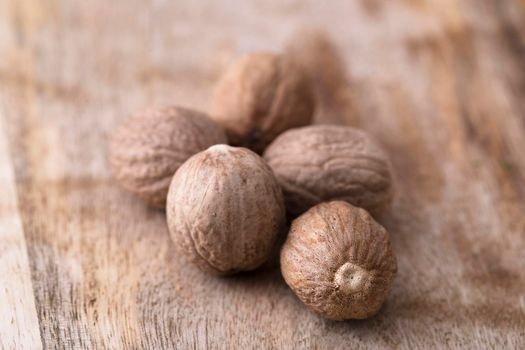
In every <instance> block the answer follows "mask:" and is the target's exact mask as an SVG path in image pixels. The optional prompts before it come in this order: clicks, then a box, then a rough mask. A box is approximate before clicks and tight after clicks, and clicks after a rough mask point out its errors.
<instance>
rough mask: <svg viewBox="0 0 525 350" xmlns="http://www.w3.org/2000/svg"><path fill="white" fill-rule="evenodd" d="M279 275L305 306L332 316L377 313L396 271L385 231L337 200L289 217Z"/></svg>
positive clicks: (349, 205) (363, 211)
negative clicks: (290, 219)
mask: <svg viewBox="0 0 525 350" xmlns="http://www.w3.org/2000/svg"><path fill="white" fill-rule="evenodd" d="M281 272H282V274H283V277H284V279H285V281H286V283H287V284H288V286H290V288H291V289H292V290H293V291H294V293H295V294H296V295H297V296H298V297H299V299H300V300H301V301H302V302H303V303H305V304H306V306H308V307H309V308H310V309H312V310H313V311H315V312H317V313H319V314H320V315H322V316H323V317H326V318H329V319H333V320H343V319H363V318H367V317H370V316H373V315H374V314H376V313H377V312H378V311H379V309H380V308H381V305H382V304H383V302H384V300H385V298H386V296H387V294H388V291H389V289H390V286H391V284H392V281H393V279H394V277H395V274H396V272H397V264H396V258H395V256H394V253H393V251H392V248H391V245H390V241H389V237H388V233H387V232H386V230H385V229H384V228H383V227H382V226H381V225H380V224H378V223H377V222H375V221H374V219H373V218H372V217H371V216H370V214H368V212H366V211H365V210H364V209H361V208H357V207H354V206H352V205H351V204H348V203H346V202H342V201H334V202H329V203H322V204H319V205H317V206H315V207H313V208H311V209H310V210H308V211H307V212H306V213H304V214H303V215H302V216H300V217H299V218H297V219H296V220H294V222H293V223H292V227H291V230H290V233H289V234H288V238H287V240H286V242H285V244H284V246H283V248H282V250H281Z"/></svg>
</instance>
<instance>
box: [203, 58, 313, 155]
mask: <svg viewBox="0 0 525 350" xmlns="http://www.w3.org/2000/svg"><path fill="white" fill-rule="evenodd" d="M310 85H311V84H310V81H309V78H308V76H307V75H306V73H305V72H304V71H303V70H302V68H301V67H300V66H299V65H297V64H296V63H294V62H293V61H292V60H290V59H289V58H288V57H287V56H283V55H276V54H271V53H257V54H250V55H246V56H244V57H242V58H240V59H239V60H238V61H237V62H235V63H234V64H233V65H232V66H231V67H229V69H228V70H227V71H226V72H225V74H224V75H223V76H222V78H221V79H220V80H219V82H218V83H217V86H216V89H215V94H214V97H213V103H212V112H211V117H212V118H213V119H214V120H216V121H217V122H218V123H219V124H220V125H222V126H223V127H224V128H225V129H226V132H227V134H228V138H229V140H230V143H231V144H233V145H235V146H243V147H247V148H250V149H252V150H254V151H256V152H258V153H261V152H262V151H263V150H264V148H265V147H266V146H267V145H268V144H269V143H270V142H271V141H272V140H273V139H274V138H275V137H276V136H277V135H279V134H280V133H282V132H283V131H285V130H287V129H290V128H293V127H298V126H303V125H308V124H310V122H311V120H312V118H313V113H314V106H315V102H314V94H313V91H312V88H311V86H310Z"/></svg>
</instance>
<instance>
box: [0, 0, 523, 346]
mask: <svg viewBox="0 0 525 350" xmlns="http://www.w3.org/2000/svg"><path fill="white" fill-rule="evenodd" d="M298 28H305V29H307V30H309V29H312V28H321V29H322V30H324V31H325V32H326V33H327V35H329V36H330V37H331V38H333V40H334V42H335V43H336V47H337V48H336V47H334V46H332V45H331V44H330V43H329V42H325V41H323V40H324V39H323V38H322V37H318V36H315V35H313V34H312V33H311V32H308V31H307V32H301V33H303V34H302V35H299V36H296V38H297V41H294V45H292V46H293V50H292V51H293V52H295V53H298V55H299V57H301V58H302V59H304V61H305V64H307V65H308V66H309V67H310V68H311V71H312V74H313V75H314V77H315V78H316V81H317V83H318V87H319V95H320V97H321V101H322V105H321V108H320V113H319V119H320V120H321V121H331V122H345V123H349V124H351V125H356V126H359V127H362V128H364V129H366V130H368V131H369V132H371V133H372V134H374V135H375V136H376V137H377V138H379V139H380V140H381V142H382V143H383V144H384V145H385V147H386V149H387V150H388V152H389V153H390V155H391V157H392V160H393V165H394V169H395V172H396V180H397V184H398V186H397V196H396V200H395V202H394V205H393V207H392V208H391V210H390V212H388V213H387V214H385V215H384V217H382V218H381V222H382V223H383V224H384V225H385V226H386V227H387V228H388V229H389V231H390V232H391V234H392V240H393V244H394V247H395V249H396V252H397V255H398V262H399V275H398V277H397V279H396V281H395V285H394V288H393V291H392V293H391V295H390V297H389V299H388V302H387V304H386V305H385V307H384V308H383V310H382V311H381V312H380V314H379V315H377V316H376V317H374V318H372V319H370V320H367V321H360V322H357V321H350V322H329V321H325V320H322V319H320V318H318V317H317V316H315V315H313V314H311V313H310V312H308V311H307V310H306V309H305V308H304V307H303V306H302V305H301V304H300V302H299V301H298V300H297V299H296V298H295V297H294V296H293V294H292V293H291V292H290V291H289V289H288V288H287V287H286V285H285V284H284V282H283V280H282V278H281V277H280V273H279V270H278V263H277V262H276V261H272V262H270V263H268V264H267V265H266V266H265V267H263V268H262V269H261V270H259V271H257V272H254V273H250V274H245V275H241V276H236V277H231V278H222V279H221V278H210V277H209V276H206V275H204V274H202V273H200V272H199V271H197V270H196V269H194V268H192V267H191V266H186V265H185V264H184V260H183V259H181V258H180V257H179V255H178V254H177V250H176V248H175V247H174V246H173V245H172V244H171V243H170V240H169V238H168V235H167V229H166V224H165V218H164V214H163V213H162V212H161V211H155V210H152V209H148V208H146V207H145V206H144V205H142V203H141V202H139V201H137V200H136V199H135V198H133V197H132V196H130V195H128V194H126V193H125V192H123V191H121V190H120V189H118V188H117V187H116V186H115V184H114V183H113V182H112V180H111V177H110V175H109V172H108V166H107V160H106V141H107V136H108V134H109V133H110V131H111V130H112V129H113V128H114V127H115V125H116V124H117V123H118V122H119V121H120V120H122V119H123V118H124V117H126V115H127V114H128V113H129V112H132V111H134V110H136V109H137V108H142V107H145V106H148V105H150V104H166V103H177V104H182V105H186V106H189V107H195V108H199V109H203V110H206V109H207V108H208V105H209V98H210V93H211V91H212V86H213V82H214V81H215V80H216V79H217V77H218V76H219V74H220V73H221V71H223V69H224V67H225V66H226V64H228V63H229V62H230V61H231V60H232V59H234V58H235V57H236V56H237V55H238V54H240V53H243V52H248V51H253V50H284V48H285V47H286V46H287V42H288V40H289V39H288V38H290V36H291V35H292V34H293V33H294V32H295V31H296V30H297V29H298ZM305 38H314V39H315V38H317V39H316V40H314V41H313V44H311V43H310V44H309V43H308V40H305ZM524 40H525V2H524V1H519V0H464V1H460V0H426V1H424V0H361V1H331V2H322V1H313V0H312V1H294V0H287V1H279V0H273V1H254V2H240V1H238V2H228V1H213V2H212V1H210V2H207V3H206V5H203V4H202V2H197V1H139V0H127V1H102V0H91V1H67V0H62V1H60V0H48V1H40V0H0V57H1V59H0V89H1V90H0V93H1V95H0V98H1V100H0V101H1V103H2V105H1V108H2V109H1V114H2V118H3V124H2V125H3V126H2V129H0V132H1V136H0V137H3V138H4V139H3V140H2V141H3V143H2V145H1V147H0V161H1V162H2V164H1V167H0V176H1V179H2V180H3V181H2V185H1V186H2V187H1V188H2V200H1V201H0V223H1V225H2V226H1V228H2V229H1V231H0V264H1V266H0V273H1V275H0V298H1V299H0V306H1V309H2V315H1V316H0V347H4V348H7V349H9V348H31V349H32V348H36V347H38V346H40V345H42V346H43V347H44V348H97V349H102V348H112V349H116V348H181V349H185V348H250V349H251V348H257V349H262V348H354V349H362V348H396V347H399V348H428V347H443V348H525V272H524V271H525V215H524V214H525V199H524V198H525V158H524V156H523V150H524V149H525V41H524ZM302 50H304V51H302ZM301 53H304V55H301ZM8 149H9V151H8ZM13 174H14V175H13ZM15 193H16V196H15ZM17 203H18V204H17ZM20 223H21V225H20ZM29 272H30V277H29ZM39 337H40V341H39V340H38V339H39Z"/></svg>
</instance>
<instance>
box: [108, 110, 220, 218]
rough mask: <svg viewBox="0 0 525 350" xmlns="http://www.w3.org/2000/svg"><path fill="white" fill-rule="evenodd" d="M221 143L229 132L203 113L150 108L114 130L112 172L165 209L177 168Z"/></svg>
mask: <svg viewBox="0 0 525 350" xmlns="http://www.w3.org/2000/svg"><path fill="white" fill-rule="evenodd" d="M218 143H226V135H225V133H224V131H223V130H222V129H221V127H220V126H218V125H217V124H215V123H214V122H213V121H212V120H211V119H209V118H208V117H207V116H206V115H205V114H203V113H200V112H197V111H193V110H189V109H186V108H181V107H165V108H160V109H155V110H150V111H147V112H144V113H142V114H138V115H136V116H133V117H131V118H129V119H128V120H126V121H124V123H123V124H122V125H121V126H120V127H119V128H118V129H117V130H116V131H115V133H114V135H113V137H112V139H111V144H110V163H111V167H112V172H113V174H114V176H115V178H116V179H117V181H118V182H119V184H120V185H121V186H122V187H124V188H125V189H127V190H128V191H130V192H132V193H134V194H136V195H138V196H139V197H141V198H142V199H144V200H145V201H146V202H148V203H149V204H150V205H152V206H155V207H161V208H163V207H164V206H165V204H166V195H167V193H168V188H169V184H170V182H171V178H172V177H173V174H175V171H176V170H177V169H178V167H179V166H180V165H181V164H182V163H183V162H184V161H186V160H187V159H188V158H189V157H191V156H192V155H194V154H196V153H198V152H200V151H202V150H205V149H206V148H208V147H210V146H212V145H214V144H218Z"/></svg>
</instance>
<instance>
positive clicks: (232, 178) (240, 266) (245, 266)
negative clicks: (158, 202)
mask: <svg viewBox="0 0 525 350" xmlns="http://www.w3.org/2000/svg"><path fill="white" fill-rule="evenodd" d="M166 214H167V218H168V227H169V230H170V233H171V238H172V240H173V241H174V242H175V243H176V244H177V245H178V246H179V247H181V248H182V250H183V252H184V253H185V254H186V255H187V256H188V257H189V259H190V261H192V262H193V263H194V264H196V265H197V266H198V267H199V268H201V269H202V270H204V271H208V272H211V273H213V274H218V275H226V274H231V273H235V272H238V271H247V270H253V269H255V268H257V267H258V266H260V265H261V264H262V263H263V262H265V261H266V260H267V259H268V258H269V256H270V254H271V253H272V249H273V248H274V245H275V242H276V239H277V235H278V233H279V231H280V229H281V227H282V225H283V223H284V219H285V209H284V203H283V198H282V193H281V189H280V187H279V184H278V183H277V180H276V179H275V177H274V175H273V173H272V171H271V169H270V168H269V167H268V166H267V165H266V164H265V163H264V161H263V160H262V158H261V157H259V156H258V155H257V154H255V153H254V152H252V151H250V150H248V149H245V148H235V147H230V146H227V145H216V146H213V147H210V148H208V149H207V150H206V151H203V152H201V153H198V154H196V155H195V156H193V157H191V158H190V159H188V161H187V162H185V163H184V164H183V165H182V166H181V167H180V168H179V170H177V172H176V173H175V176H174V177H173V180H172V182H171V185H170V190H169V193H168V200H167V208H166Z"/></svg>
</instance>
